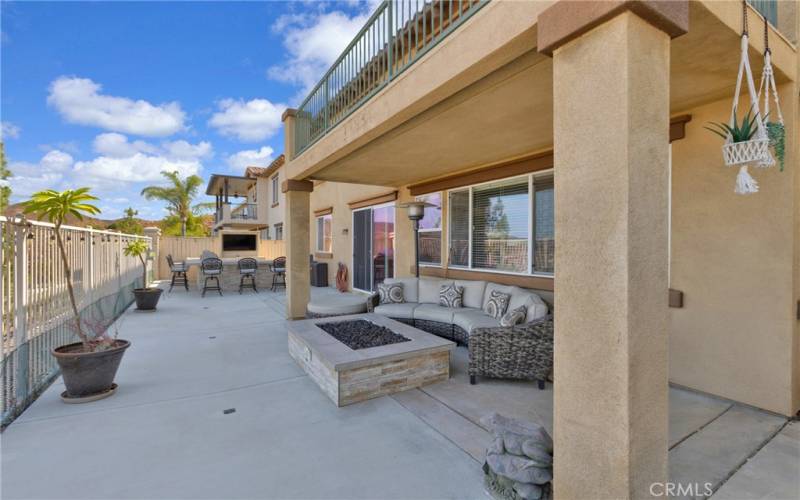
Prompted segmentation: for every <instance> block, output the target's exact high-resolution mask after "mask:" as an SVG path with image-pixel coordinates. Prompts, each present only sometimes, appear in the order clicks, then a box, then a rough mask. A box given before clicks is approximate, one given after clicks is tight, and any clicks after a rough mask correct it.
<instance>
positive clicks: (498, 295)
mask: <svg viewBox="0 0 800 500" xmlns="http://www.w3.org/2000/svg"><path fill="white" fill-rule="evenodd" d="M510 300H511V294H510V293H503V292H499V291H497V290H492V293H490V294H489V300H488V301H487V302H486V305H485V306H484V308H483V312H485V313H486V314H488V315H489V316H491V317H493V318H494V319H500V318H502V317H503V315H504V314H505V313H506V309H508V302H509V301H510Z"/></svg>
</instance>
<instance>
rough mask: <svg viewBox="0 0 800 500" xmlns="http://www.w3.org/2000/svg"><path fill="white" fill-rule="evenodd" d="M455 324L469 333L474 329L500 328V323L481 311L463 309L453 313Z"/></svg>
mask: <svg viewBox="0 0 800 500" xmlns="http://www.w3.org/2000/svg"><path fill="white" fill-rule="evenodd" d="M453 324H455V325H456V326H458V327H461V328H462V329H463V330H464V331H466V332H467V333H469V332H471V331H472V330H473V329H474V328H493V327H498V326H500V321H499V320H496V319H494V318H493V317H491V316H489V315H488V314H486V313H485V312H483V311H482V310H480V309H473V308H470V309H467V308H463V309H459V310H458V311H456V312H454V313H453Z"/></svg>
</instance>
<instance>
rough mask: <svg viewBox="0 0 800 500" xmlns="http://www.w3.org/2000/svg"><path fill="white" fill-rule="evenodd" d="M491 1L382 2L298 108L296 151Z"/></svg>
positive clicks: (407, 0) (413, 0) (300, 149)
mask: <svg viewBox="0 0 800 500" xmlns="http://www.w3.org/2000/svg"><path fill="white" fill-rule="evenodd" d="M488 1H489V0H433V1H428V0H422V1H420V0H384V2H383V3H381V5H380V6H379V7H378V8H377V10H376V11H375V12H374V13H373V14H372V16H370V18H369V19H368V20H367V23H366V24H365V25H364V27H363V28H361V31H359V32H358V34H357V35H356V36H355V38H354V39H353V41H352V42H350V45H348V46H347V48H346V49H345V50H344V52H343V53H342V55H340V56H339V58H338V59H337V60H336V62H334V63H333V66H331V68H330V69H329V70H328V71H327V72H326V73H325V76H323V77H322V80H321V81H320V82H319V83H318V84H317V85H316V86H315V87H314V89H313V90H311V93H310V94H309V96H308V97H306V99H305V100H304V101H303V103H302V104H301V105H300V106H299V107H298V110H297V119H296V122H295V147H294V154H295V155H299V154H300V153H302V152H303V151H304V150H305V149H306V148H308V147H309V146H310V145H311V144H313V143H314V142H315V141H317V140H318V139H319V138H320V137H322V136H323V135H325V134H326V133H327V132H328V131H329V130H330V129H332V128H333V127H335V126H336V125H337V124H338V123H339V122H340V121H342V120H343V119H344V118H346V117H347V116H348V115H349V114H350V113H352V112H353V111H355V110H356V109H358V107H359V106H361V105H362V104H363V103H364V102H366V101H367V100H369V99H370V98H371V97H372V96H373V95H374V94H375V93H376V92H378V91H379V90H380V89H381V88H383V87H384V86H385V85H386V84H388V83H389V82H390V81H391V80H392V79H393V78H394V77H396V76H397V75H399V74H400V73H401V72H403V71H404V70H405V69H407V68H408V67H409V66H411V65H412V64H414V62H415V61H416V60H418V59H419V58H420V57H421V56H422V55H423V54H425V53H426V52H427V51H428V50H430V49H431V48H432V47H433V46H435V45H436V44H437V43H439V42H440V41H441V40H442V39H444V38H445V37H446V36H447V35H449V34H450V33H451V32H452V31H453V30H454V29H456V28H457V27H458V26H459V25H461V24H462V23H463V22H464V21H466V20H467V19H469V17H470V16H471V15H472V14H474V13H475V12H477V11H478V10H479V9H480V8H481V7H483V6H484V5H485V4H486V3H488Z"/></svg>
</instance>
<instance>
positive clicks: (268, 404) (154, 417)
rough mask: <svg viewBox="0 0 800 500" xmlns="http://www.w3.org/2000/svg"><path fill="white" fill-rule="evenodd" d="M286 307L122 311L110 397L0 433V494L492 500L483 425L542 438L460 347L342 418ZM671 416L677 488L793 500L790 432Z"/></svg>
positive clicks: (170, 303)
mask: <svg viewBox="0 0 800 500" xmlns="http://www.w3.org/2000/svg"><path fill="white" fill-rule="evenodd" d="M314 293H315V294H319V293H336V292H334V291H331V290H319V289H314ZM284 302H285V295H284V294H283V293H271V292H261V293H259V294H254V293H252V292H250V291H246V292H245V294H243V295H241V296H240V295H238V294H235V293H226V294H225V296H223V297H219V296H218V295H215V294H212V293H209V294H208V295H207V296H206V297H205V298H200V295H199V293H198V292H197V291H196V290H191V291H190V292H188V293H187V292H184V291H182V290H181V291H178V290H177V289H176V290H175V291H174V292H173V293H171V294H164V296H163V297H162V301H161V303H160V304H159V310H158V311H157V312H155V313H144V312H138V311H135V310H133V309H131V310H128V311H127V312H126V313H125V314H124V315H123V316H122V318H121V319H120V321H118V328H119V335H120V337H121V338H125V339H128V340H131V341H132V343H133V345H132V347H131V348H130V349H129V350H128V352H127V353H126V355H125V359H124V360H123V362H122V366H121V368H120V371H119V373H118V375H117V382H118V383H119V385H120V388H119V391H118V392H117V394H115V395H114V396H113V397H111V398H108V399H105V400H102V401H98V402H95V403H91V404H88V405H65V404H63V403H62V402H61V401H60V399H59V396H58V395H59V393H60V392H61V391H62V390H63V384H62V383H61V381H60V380H59V381H57V382H56V383H54V384H53V386H52V387H50V388H49V389H48V390H47V391H46V392H45V393H44V394H43V395H42V396H41V397H40V398H39V400H38V401H36V402H35V403H34V404H33V405H32V406H31V407H30V408H28V409H27V410H26V411H25V412H24V413H23V414H22V415H21V416H20V417H19V418H18V419H17V420H16V421H15V422H14V423H13V424H12V425H11V426H10V427H9V428H8V429H6V431H5V432H4V433H3V435H2V472H3V474H2V486H1V488H2V489H1V490H0V494H1V495H0V496H2V498H4V499H11V498H437V499H438V498H487V495H486V493H485V492H484V490H483V485H482V473H481V470H480V465H481V463H482V456H483V450H484V448H485V447H486V445H487V444H488V442H489V435H488V433H487V432H486V431H485V430H484V429H483V428H482V427H481V426H480V424H479V419H480V417H482V416H483V415H485V414H487V413H489V412H491V411H499V412H501V413H504V414H507V415H511V416H517V417H523V418H529V419H533V420H536V421H538V422H540V423H541V424H543V425H545V426H546V427H547V428H549V429H552V396H553V392H552V385H551V384H548V386H547V389H546V390H544V391H540V390H538V389H537V388H536V386H535V384H532V383H525V382H510V381H502V380H489V379H479V383H478V384H477V385H475V386H470V385H469V384H468V381H467V375H466V362H467V352H466V349H464V348H458V349H457V350H456V353H455V356H454V359H453V362H452V367H451V369H452V372H453V373H452V378H451V379H450V380H448V381H446V382H442V383H439V384H435V385H431V386H427V387H425V388H423V389H419V390H412V391H407V392H404V393H400V394H396V395H394V396H392V397H383V398H379V399H374V400H370V401H367V402H363V403H358V404H355V405H351V406H348V407H344V408H336V407H335V406H334V405H333V404H332V403H331V402H330V400H328V399H327V397H326V396H325V395H324V394H323V393H322V392H321V391H320V390H319V388H318V387H317V386H316V385H315V384H314V383H313V382H312V381H311V380H310V379H309V378H308V377H306V376H305V374H304V373H303V371H302V370H301V369H300V368H299V367H298V366H297V365H296V364H295V363H294V361H293V360H292V359H291V358H290V357H289V355H288V353H287V345H286V342H287V339H286V328H285V320H284V309H283V307H284ZM230 409H234V410H235V411H234V412H231V413H227V414H226V413H224V411H225V410H230ZM587 411H591V408H587ZM669 418H670V447H671V450H670V474H671V479H672V480H673V481H676V482H680V483H682V484H683V483H700V484H702V483H705V482H710V483H712V484H713V488H714V490H715V492H716V493H715V495H714V498H724V499H736V498H798V497H800V427H799V426H798V423H796V422H794V423H787V420H786V419H785V418H782V417H779V416H775V415H772V414H768V413H765V412H760V411H757V410H754V409H752V408H748V407H744V406H740V405H736V404H732V403H730V402H728V401H724V400H720V399H716V398H712V397H708V396H705V395H700V394H697V393H694V392H690V391H686V390H682V389H677V388H672V389H671V390H670V416H669ZM793 471H794V474H792V472H793Z"/></svg>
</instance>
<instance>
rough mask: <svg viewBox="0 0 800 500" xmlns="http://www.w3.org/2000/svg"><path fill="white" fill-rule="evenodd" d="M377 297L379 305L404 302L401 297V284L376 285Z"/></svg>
mask: <svg viewBox="0 0 800 500" xmlns="http://www.w3.org/2000/svg"><path fill="white" fill-rule="evenodd" d="M378 295H379V296H380V299H381V304H402V303H403V302H405V301H406V300H405V297H403V284H402V283H391V284H387V283H378Z"/></svg>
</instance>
